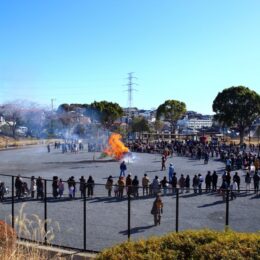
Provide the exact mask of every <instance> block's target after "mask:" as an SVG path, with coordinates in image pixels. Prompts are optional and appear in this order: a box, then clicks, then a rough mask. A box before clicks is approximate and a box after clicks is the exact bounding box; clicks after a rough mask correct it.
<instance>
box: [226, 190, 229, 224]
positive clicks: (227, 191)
mask: <svg viewBox="0 0 260 260" xmlns="http://www.w3.org/2000/svg"><path fill="white" fill-rule="evenodd" d="M226 193H227V194H226V227H228V225H229V189H227V190H226Z"/></svg>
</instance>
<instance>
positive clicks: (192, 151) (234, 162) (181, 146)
mask: <svg viewBox="0 0 260 260" xmlns="http://www.w3.org/2000/svg"><path fill="white" fill-rule="evenodd" d="M47 148H48V152H49V151H50V149H51V148H50V145H48V146H47ZM83 148H84V147H83V144H82V142H74V141H71V142H65V143H60V142H55V143H54V149H61V150H62V151H63V152H64V151H71V152H75V151H77V150H81V149H83ZM131 149H132V150H134V151H141V152H144V151H145V152H160V153H161V154H162V158H161V170H162V171H167V169H166V161H167V159H168V158H169V157H170V158H171V157H172V156H173V153H174V154H176V156H186V157H190V158H192V159H197V160H201V159H204V160H205V161H208V160H209V158H213V157H214V158H215V159H219V160H222V161H223V162H224V163H225V165H226V171H225V173H224V174H222V175H221V176H220V175H219V174H217V172H216V171H212V172H211V171H208V172H207V174H206V176H205V177H203V176H202V174H201V173H198V174H195V175H194V176H192V178H191V177H190V176H189V174H186V175H184V174H180V175H178V174H177V173H176V171H175V169H174V165H173V163H170V165H169V168H168V176H166V175H165V174H164V175H163V176H160V177H162V179H160V178H159V176H155V177H154V178H153V179H152V180H150V178H149V177H148V176H147V174H146V173H145V174H144V176H143V177H142V179H141V180H139V179H138V176H137V175H135V176H134V177H133V176H132V174H131V173H127V165H126V163H125V161H123V162H122V163H121V164H120V169H119V170H120V172H119V178H118V179H117V180H115V179H114V178H113V177H112V176H109V177H108V179H107V181H106V184H105V185H104V187H105V189H106V190H107V194H108V196H109V197H111V196H112V195H114V196H115V197H118V198H123V197H124V195H130V196H133V197H134V198H138V197H139V196H141V195H142V196H156V195H158V194H162V195H168V194H175V193H176V191H177V189H178V190H179V192H180V193H184V192H186V193H189V192H191V190H192V191H193V192H194V193H195V194H201V193H202V192H203V191H204V190H205V192H217V191H218V192H219V193H222V194H224V192H222V191H225V190H227V189H230V191H231V198H232V199H233V198H235V197H236V194H237V193H238V192H239V191H240V189H241V178H244V183H245V190H246V191H249V190H251V189H252V188H253V190H254V192H255V193H256V194H258V192H259V182H260V181H259V179H260V177H259V169H260V156H259V147H258V146H254V145H250V146H246V145H242V146H241V145H235V144H232V143H231V144H230V145H226V144H224V143H218V142H215V143H214V142H210V143H207V142H200V141H193V140H186V141H176V140H175V141H172V142H170V143H168V142H163V141H160V142H159V141H158V142H153V143H150V144H149V143H147V144H146V145H143V144H140V143H138V142H137V143H133V144H132V146H131ZM240 169H243V170H245V171H246V175H245V177H244V176H239V173H238V170H240ZM232 172H235V173H234V174H233V173H232ZM232 174H233V175H232ZM66 185H67V188H68V196H69V198H75V196H76V192H77V185H78V186H79V191H80V195H81V198H83V197H86V196H87V197H90V198H91V197H93V195H94V186H95V182H94V180H93V178H92V176H89V177H88V179H87V180H86V179H85V177H84V176H81V178H80V179H79V180H75V178H74V177H73V176H71V177H70V178H69V179H68V180H66V181H63V180H62V179H61V178H58V177H57V176H54V177H53V180H52V195H53V197H54V198H55V199H56V198H61V197H63V196H64V191H65V186H66ZM15 190H16V197H17V198H18V199H20V198H22V197H29V196H30V197H31V198H36V199H43V198H44V197H45V194H44V180H43V179H42V178H41V177H38V178H35V177H34V176H32V177H31V180H30V184H29V185H28V183H27V182H26V181H24V180H23V178H21V176H17V177H16V180H15ZM6 193H7V188H6V187H5V184H4V182H0V200H3V198H4V195H5V194H6Z"/></svg>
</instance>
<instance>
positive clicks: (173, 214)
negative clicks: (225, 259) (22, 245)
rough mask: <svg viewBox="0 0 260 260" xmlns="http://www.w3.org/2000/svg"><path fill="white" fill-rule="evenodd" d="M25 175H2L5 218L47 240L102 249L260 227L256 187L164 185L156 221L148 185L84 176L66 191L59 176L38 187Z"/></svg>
mask: <svg viewBox="0 0 260 260" xmlns="http://www.w3.org/2000/svg"><path fill="white" fill-rule="evenodd" d="M20 178H21V180H22V182H21V183H22V185H21V186H19V185H17V176H9V175H0V181H1V182H2V183H3V182H4V184H5V192H4V194H3V198H2V200H1V202H0V207H1V210H0V218H1V219H4V220H6V221H7V222H8V223H9V224H10V225H12V226H13V227H14V228H15V229H16V231H17V234H18V237H19V238H25V239H29V240H34V241H38V242H42V243H49V244H53V245H58V246H63V247H70V248H77V249H80V250H89V251H100V250H102V249H103V248H106V247H110V246H112V245H114V244H117V243H120V242H123V241H127V240H128V239H133V240H136V239H140V238H147V237H149V236H152V235H162V234H165V233H168V232H172V231H176V232H178V231H179V230H185V229H201V228H211V229H216V230H225V227H226V226H229V227H230V228H231V229H233V230H236V231H242V232H252V231H259V230H260V221H259V215H260V207H259V206H260V200H259V198H260V196H259V195H258V194H255V193H254V191H253V190H248V191H245V190H240V192H236V193H235V194H233V193H232V192H231V191H230V190H224V191H222V192H221V193H220V192H219V191H214V192H213V191H210V192H209V191H208V192H206V191H205V190H204V189H203V190H202V193H201V194H198V193H194V190H193V189H189V190H180V189H179V188H177V189H176V190H172V189H171V188H167V189H164V190H161V189H160V191H159V194H160V196H161V198H162V203H163V209H162V212H160V216H159V223H155V215H154V214H152V212H151V209H152V207H153V203H154V201H155V197H156V195H155V192H153V190H149V191H148V192H147V193H146V191H144V190H143V187H135V189H134V187H132V186H129V187H127V188H126V187H124V188H123V189H122V191H123V194H121V195H122V196H120V194H119V193H118V188H119V187H118V186H112V187H111V192H109V189H108V187H107V186H106V185H104V184H93V183H92V185H88V184H86V183H85V184H84V185H83V186H82V183H80V182H79V181H78V180H74V182H71V180H66V181H63V182H62V183H63V186H62V187H63V190H62V192H60V186H59V185H60V180H59V179H56V181H54V180H45V179H42V180H41V182H42V188H41V189H38V186H37V187H36V188H35V189H34V188H32V187H31V186H32V185H31V181H32V179H31V177H20ZM36 180H37V178H36ZM25 183H27V188H26V187H25ZM57 185H58V186H57ZM71 187H73V188H74V189H72V188H71ZM82 187H84V189H82ZM20 189H21V190H20ZM32 190H34V192H32ZM157 192H158V190H157ZM155 224H157V225H155Z"/></svg>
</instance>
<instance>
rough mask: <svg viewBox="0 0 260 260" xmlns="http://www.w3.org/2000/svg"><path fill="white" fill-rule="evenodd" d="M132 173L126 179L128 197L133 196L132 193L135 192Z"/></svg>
mask: <svg viewBox="0 0 260 260" xmlns="http://www.w3.org/2000/svg"><path fill="white" fill-rule="evenodd" d="M131 175H132V174H131V173H129V174H128V175H127V177H126V181H125V186H126V192H127V195H131V194H132V192H133V187H132V185H133V184H132V182H133V180H132V178H131Z"/></svg>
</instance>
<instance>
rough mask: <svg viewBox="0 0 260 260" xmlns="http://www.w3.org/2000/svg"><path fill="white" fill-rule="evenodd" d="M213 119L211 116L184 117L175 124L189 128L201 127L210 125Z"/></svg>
mask: <svg viewBox="0 0 260 260" xmlns="http://www.w3.org/2000/svg"><path fill="white" fill-rule="evenodd" d="M212 124H213V121H212V118H210V117H208V118H202V119H199V118H191V119H189V118H188V117H185V118H183V119H181V120H178V122H177V126H178V127H179V128H182V129H184V128H190V129H201V128H204V127H212Z"/></svg>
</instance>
